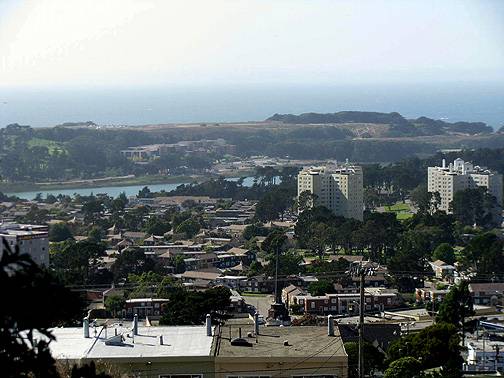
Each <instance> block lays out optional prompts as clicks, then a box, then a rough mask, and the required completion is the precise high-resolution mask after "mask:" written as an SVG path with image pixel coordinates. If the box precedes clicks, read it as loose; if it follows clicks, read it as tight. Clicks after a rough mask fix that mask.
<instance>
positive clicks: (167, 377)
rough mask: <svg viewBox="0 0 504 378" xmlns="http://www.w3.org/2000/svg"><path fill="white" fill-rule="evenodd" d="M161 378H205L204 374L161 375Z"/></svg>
mask: <svg viewBox="0 0 504 378" xmlns="http://www.w3.org/2000/svg"><path fill="white" fill-rule="evenodd" d="M159 378H203V374H160V375H159Z"/></svg>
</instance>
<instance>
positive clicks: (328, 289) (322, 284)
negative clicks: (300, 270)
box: [308, 280, 334, 296]
mask: <svg viewBox="0 0 504 378" xmlns="http://www.w3.org/2000/svg"><path fill="white" fill-rule="evenodd" d="M308 292H309V293H310V294H311V295H313V296H319V295H325V294H328V293H333V292H334V286H333V284H332V282H330V281H328V280H318V281H316V282H312V283H310V284H309V285H308Z"/></svg>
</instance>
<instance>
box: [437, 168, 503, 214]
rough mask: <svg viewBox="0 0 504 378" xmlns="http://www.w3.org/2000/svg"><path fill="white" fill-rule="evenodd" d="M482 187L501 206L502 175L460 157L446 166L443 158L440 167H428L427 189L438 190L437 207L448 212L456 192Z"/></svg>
mask: <svg viewBox="0 0 504 378" xmlns="http://www.w3.org/2000/svg"><path fill="white" fill-rule="evenodd" d="M478 187H484V188H486V189H487V190H488V192H489V193H490V194H491V195H492V196H494V197H495V198H496V199H497V203H498V204H499V207H502V175H501V174H499V173H495V172H492V171H490V170H488V169H485V168H482V167H478V166H474V165H473V164H472V163H469V162H465V161H463V160H462V159H455V161H454V162H453V163H450V164H449V165H448V166H446V163H445V161H444V159H443V164H442V166H441V167H438V166H436V167H429V168H428V191H429V192H430V193H435V192H438V193H439V195H440V197H441V204H440V206H439V209H440V210H442V211H445V212H447V213H449V212H450V204H451V202H452V201H453V196H454V194H455V193H456V192H458V191H461V190H465V189H475V188H478Z"/></svg>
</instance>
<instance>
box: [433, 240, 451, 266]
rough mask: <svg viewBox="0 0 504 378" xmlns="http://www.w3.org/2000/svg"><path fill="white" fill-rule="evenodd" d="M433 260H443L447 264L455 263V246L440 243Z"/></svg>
mask: <svg viewBox="0 0 504 378" xmlns="http://www.w3.org/2000/svg"><path fill="white" fill-rule="evenodd" d="M432 260H434V261H436V260H441V261H444V262H445V263H447V264H453V263H454V262H455V252H454V250H453V247H452V246H451V245H450V244H448V243H441V244H439V245H438V246H437V247H436V249H434V252H433V253H432Z"/></svg>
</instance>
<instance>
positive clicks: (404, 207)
mask: <svg viewBox="0 0 504 378" xmlns="http://www.w3.org/2000/svg"><path fill="white" fill-rule="evenodd" d="M385 211H386V212H387V213H395V214H396V218H397V219H398V220H405V219H409V218H411V217H412V216H413V212H412V211H411V206H410V205H408V204H407V203H402V202H398V203H396V204H394V205H392V206H385Z"/></svg>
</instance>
